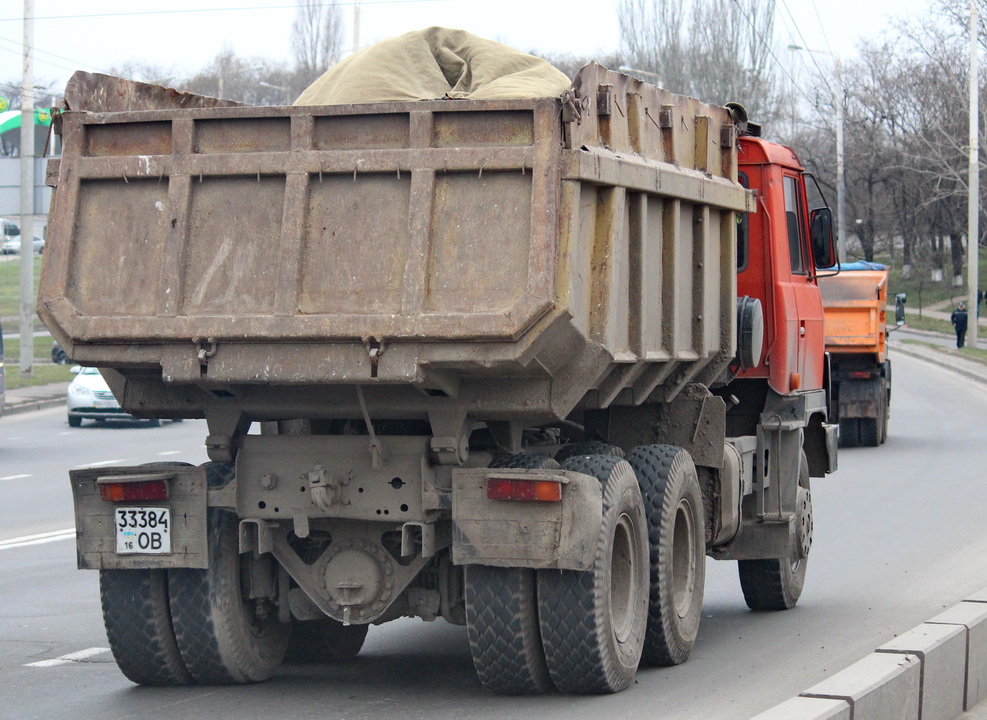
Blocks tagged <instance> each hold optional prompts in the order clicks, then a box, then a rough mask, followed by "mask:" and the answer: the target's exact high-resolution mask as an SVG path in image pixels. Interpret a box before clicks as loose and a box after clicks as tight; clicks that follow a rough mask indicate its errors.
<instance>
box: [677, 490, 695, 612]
mask: <svg viewBox="0 0 987 720" xmlns="http://www.w3.org/2000/svg"><path fill="white" fill-rule="evenodd" d="M695 552H696V548H695V533H694V521H693V508H692V504H691V503H690V502H689V501H688V500H686V499H685V498H683V499H682V500H681V501H680V502H679V504H678V507H676V508H675V520H674V523H673V525H672V606H673V607H674V608H675V613H676V615H678V616H679V617H680V618H684V617H685V616H686V615H688V614H689V610H690V608H691V606H692V595H693V591H694V589H695V586H696V563H695Z"/></svg>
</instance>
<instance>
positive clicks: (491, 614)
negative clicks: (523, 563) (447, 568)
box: [466, 565, 554, 695]
mask: <svg viewBox="0 0 987 720" xmlns="http://www.w3.org/2000/svg"><path fill="white" fill-rule="evenodd" d="M466 628H467V631H468V633H469V639H470V653H471V654H472V656H473V665H474V666H475V667H476V675H477V677H478V678H479V679H480V682H481V683H482V684H483V686H484V687H485V688H487V689H488V690H491V691H492V692H495V693H499V694H501V695H538V694H541V693H545V692H550V691H551V690H552V689H553V688H554V686H553V684H552V679H551V677H550V676H549V673H548V666H547V665H546V663H545V652H544V650H543V649H542V642H541V633H540V632H539V628H538V602H537V599H536V597H535V571H534V570H531V569H530V568H500V567H488V566H486V565H467V566H466Z"/></svg>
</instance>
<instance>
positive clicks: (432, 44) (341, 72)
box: [295, 27, 570, 105]
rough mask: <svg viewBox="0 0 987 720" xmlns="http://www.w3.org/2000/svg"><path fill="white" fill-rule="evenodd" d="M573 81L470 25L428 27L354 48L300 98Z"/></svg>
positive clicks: (528, 91) (487, 91)
mask: <svg viewBox="0 0 987 720" xmlns="http://www.w3.org/2000/svg"><path fill="white" fill-rule="evenodd" d="M569 85H570V80H569V78H568V77H567V76H566V75H565V73H563V72H562V71H561V70H558V69H557V68H555V67H553V66H552V65H550V64H549V63H548V62H546V61H545V60H542V59H541V58H537V57H535V56H534V55H528V54H527V53H523V52H520V51H518V50H514V49H513V48H509V47H507V46H506V45H501V44H500V43H497V42H493V41H492V40H485V39H483V38H480V37H477V36H476V35H472V34H470V33H468V32H465V31H464V30H450V29H447V28H441V27H430V28H427V29H425V30H417V31H415V32H409V33H405V34H404V35H399V36H398V37H393V38H390V39H388V40H383V41H381V42H379V43H377V44H375V45H371V46H370V47H368V48H365V49H363V50H360V51H359V52H357V53H354V54H353V55H350V56H349V57H348V58H346V59H345V60H343V61H342V62H340V63H338V64H337V65H334V66H333V67H331V68H329V69H328V70H327V71H326V72H325V73H324V74H323V75H322V76H321V77H320V78H319V79H318V80H316V81H315V82H314V83H312V84H311V85H309V87H308V88H306V89H305V91H304V92H303V93H302V94H301V95H300V96H299V97H298V99H297V100H296V101H295V105H345V104H350V103H374V102H389V101H392V100H435V99H437V98H454V99H470V100H498V99H511V98H543V97H557V96H559V95H561V94H562V93H563V92H564V91H566V90H567V89H569Z"/></svg>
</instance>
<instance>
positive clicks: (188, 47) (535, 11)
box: [0, 0, 930, 96]
mask: <svg viewBox="0 0 987 720" xmlns="http://www.w3.org/2000/svg"><path fill="white" fill-rule="evenodd" d="M327 1H331V0H327ZM699 1H700V2H701V1H702V0H699ZM28 2H29V4H30V5H31V6H32V8H33V15H34V17H35V18H36V19H35V22H34V41H33V44H32V47H33V52H32V57H33V62H34V68H33V73H34V80H35V84H41V85H46V84H48V83H49V82H53V83H54V85H55V87H56V88H60V87H63V86H64V84H65V81H66V80H67V79H68V78H69V76H70V75H71V73H72V72H73V71H74V70H76V69H81V70H87V71H90V72H100V71H102V72H108V71H109V70H110V69H111V68H113V67H119V66H121V65H124V64H126V63H128V62H135V61H137V62H145V63H151V64H154V65H157V66H160V67H162V68H163V69H164V70H168V71H174V72H175V73H176V74H178V75H190V74H193V73H194V72H195V71H197V70H199V69H201V68H203V67H204V66H206V65H207V64H208V63H209V62H210V61H211V60H212V59H213V58H214V57H215V56H216V55H217V54H219V53H220V52H221V51H223V50H225V49H232V50H233V51H234V52H235V53H236V54H237V55H239V56H241V57H265V58H269V59H272V60H284V61H290V58H291V45H290V35H291V24H292V20H293V18H294V15H295V5H296V4H297V3H296V0H141V2H133V0H100V1H99V2H93V1H92V0H28ZM929 2H930V0H778V1H777V7H778V15H777V19H776V30H777V34H778V46H777V48H778V56H779V62H780V63H782V64H786V63H787V64H788V67H789V68H791V67H792V66H793V65H797V64H798V63H799V62H801V63H807V62H808V61H811V60H815V63H816V64H817V65H818V66H819V67H820V70H823V69H824V68H825V63H826V62H830V63H831V62H832V58H831V57H827V56H826V55H823V54H818V53H817V54H815V55H814V56H808V55H807V54H806V53H798V52H795V53H793V52H792V51H790V50H787V49H786V48H787V46H788V45H789V44H797V45H800V46H803V47H807V48H812V49H814V50H820V51H826V52H830V53H833V52H835V53H838V54H839V55H841V56H842V57H843V58H844V61H847V60H849V59H851V58H852V57H853V56H854V55H855V53H856V47H857V43H858V42H859V40H860V38H861V37H866V38H871V39H874V38H878V37H880V36H881V34H882V33H883V32H887V31H889V30H890V25H889V22H888V18H889V17H907V16H910V17H912V18H916V17H921V16H923V15H925V14H927V12H928V11H927V7H928V3H929ZM617 3H618V0H565V1H562V0H496V1H495V2H486V1H484V0H359V1H358V2H355V1H354V0H345V1H344V0H338V4H339V5H340V6H341V7H342V9H343V15H344V19H345V23H346V29H345V37H346V45H347V46H350V45H352V43H353V37H354V32H353V26H354V24H355V23H354V17H355V16H356V15H357V14H358V16H359V44H360V45H361V46H365V45H368V44H371V43H373V42H375V41H377V40H382V39H384V38H386V37H391V36H393V35H399V34H401V33H403V32H407V31H409V30H416V29H421V28H423V27H428V26H430V25H444V26H446V27H458V28H461V29H464V30H468V31H470V32H473V33H475V34H477V35H481V36H483V37H487V38H490V39H493V40H498V41H500V42H503V43H505V44H508V45H511V46H513V47H516V48H518V49H521V50H525V51H529V52H537V51H542V52H547V53H560V54H571V55H582V56H589V57H599V56H603V55H607V54H610V53H613V52H616V51H617V50H618V49H619V44H620V38H619V32H618V25H617V16H616V6H617ZM26 4H27V3H25V2H24V0H0V83H10V82H12V81H13V82H19V78H20V76H21V66H22V54H23V50H22V47H23V45H22V40H23V20H22V18H23V13H24V10H25V5H26ZM356 7H358V13H357V12H355V8H356ZM795 56H799V57H795ZM16 92H17V90H16V89H13V88H11V87H10V86H9V85H0V94H5V95H8V96H12V95H13V94H16Z"/></svg>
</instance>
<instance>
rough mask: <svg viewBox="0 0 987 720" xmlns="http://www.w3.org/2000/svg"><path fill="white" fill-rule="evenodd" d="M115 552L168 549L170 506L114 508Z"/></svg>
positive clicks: (161, 551)
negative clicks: (115, 528)
mask: <svg viewBox="0 0 987 720" xmlns="http://www.w3.org/2000/svg"><path fill="white" fill-rule="evenodd" d="M115 511H116V526H117V554H118V555H132V554H134V553H141V554H147V555H161V554H165V553H170V552H171V510H170V509H169V508H166V507H124V508H115Z"/></svg>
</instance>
